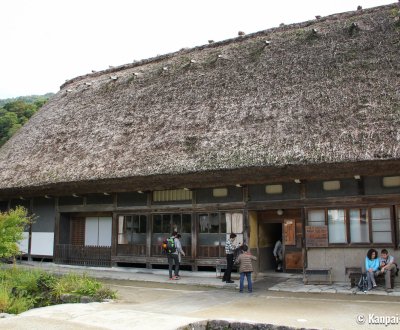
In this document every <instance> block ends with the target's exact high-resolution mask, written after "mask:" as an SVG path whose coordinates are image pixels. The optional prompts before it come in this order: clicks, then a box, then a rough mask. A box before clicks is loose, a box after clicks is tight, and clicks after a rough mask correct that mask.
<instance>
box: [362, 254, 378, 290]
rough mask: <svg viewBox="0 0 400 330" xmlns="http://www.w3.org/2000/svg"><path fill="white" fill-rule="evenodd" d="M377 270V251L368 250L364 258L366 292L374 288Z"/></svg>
mask: <svg viewBox="0 0 400 330" xmlns="http://www.w3.org/2000/svg"><path fill="white" fill-rule="evenodd" d="M378 269H379V258H378V251H376V250H375V249H369V250H368V252H367V256H366V257H365V271H366V273H367V280H368V290H371V289H373V288H375V287H376V282H375V272H376V271H377V270H378Z"/></svg>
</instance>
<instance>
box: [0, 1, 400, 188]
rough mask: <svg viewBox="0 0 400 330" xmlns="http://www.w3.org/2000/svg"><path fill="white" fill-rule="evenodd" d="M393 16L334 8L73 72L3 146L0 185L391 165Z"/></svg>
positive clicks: (395, 97)
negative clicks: (89, 70)
mask: <svg viewBox="0 0 400 330" xmlns="http://www.w3.org/2000/svg"><path fill="white" fill-rule="evenodd" d="M398 17H399V8H398V7H397V5H395V4H393V5H389V6H383V7H378V8H373V9H369V10H362V11H357V12H351V13H345V14H339V15H333V16H329V17H325V18H321V19H318V20H315V21H309V22H305V23H302V24H294V25H289V26H283V27H279V28H276V29H270V30H266V31H262V32H258V33H255V34H252V35H247V36H241V37H238V38H235V39H232V40H227V41H224V42H219V43H214V44H210V45H207V46H202V47H197V48H194V49H189V50H182V51H179V52H177V53H174V54H169V55H165V56H160V57H158V58H154V59H149V60H144V61H141V62H139V63H134V64H130V65H124V66H121V67H118V68H113V69H109V70H105V71H102V72H97V73H94V74H89V75H86V76H83V77H77V78H75V79H73V80H71V81H69V82H67V83H65V84H64V85H63V86H62V87H61V90H60V91H59V92H58V93H57V94H56V95H55V96H54V97H53V98H52V99H51V100H50V101H49V102H48V103H47V104H46V105H45V106H44V107H43V108H42V109H41V110H40V111H39V112H38V113H37V114H36V115H35V116H34V117H33V118H32V119H31V120H30V121H29V122H28V123H27V124H26V125H25V126H24V127H23V128H22V129H21V130H20V131H19V132H18V133H17V134H16V135H15V136H14V137H13V138H12V139H11V140H10V141H9V142H8V143H7V144H6V145H4V146H3V148H2V149H1V153H0V190H1V189H2V190H3V191H6V190H10V191H11V190H13V189H14V190H16V189H17V190H18V189H20V190H21V191H22V189H34V187H41V186H51V185H53V184H58V183H65V184H66V183H73V184H74V188H76V187H79V182H96V181H97V182H107V180H113V179H115V180H116V181H115V182H118V183H123V182H128V181H129V182H130V184H132V186H131V188H132V187H133V188H134V187H135V185H134V182H141V184H142V185H145V184H146V182H145V181H143V178H145V177H148V176H154V178H158V179H157V180H158V181H157V182H158V185H157V187H159V188H160V187H161V186H162V184H159V183H160V182H162V178H163V176H165V178H170V179H171V182H173V180H174V179H173V178H174V176H175V175H177V174H179V175H186V174H188V175H189V174H190V173H210V172H215V173H218V171H221V170H239V169H244V172H243V173H246V169H247V171H248V172H247V174H251V173H252V171H251V169H252V168H260V169H262V168H264V169H267V168H269V169H271V171H272V170H273V169H277V168H284V167H285V166H289V167H290V166H293V165H296V166H300V167H301V166H308V165H310V166H313V165H316V164H330V163H339V164H340V163H343V164H344V163H351V162H364V161H365V162H373V161H375V160H398V159H399V158H400V147H399V140H400V131H399V127H400V126H399V124H400V90H399V86H400V73H399V72H400V24H399V18H398ZM266 41H269V42H266ZM265 173H266V172H265ZM271 173H273V172H271ZM125 179H126V180H128V181H125ZM198 179H199V180H201V176H199V177H198ZM171 182H170V183H171ZM221 182H222V181H221ZM147 183H148V184H149V186H150V188H151V185H150V183H149V182H147ZM167 187H168V186H166V187H165V188H167ZM141 188H146V187H143V186H142V187H141ZM71 189H72V188H71Z"/></svg>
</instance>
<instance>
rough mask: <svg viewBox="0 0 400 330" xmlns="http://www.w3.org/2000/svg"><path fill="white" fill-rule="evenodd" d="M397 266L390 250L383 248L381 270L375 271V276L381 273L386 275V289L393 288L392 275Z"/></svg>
mask: <svg viewBox="0 0 400 330" xmlns="http://www.w3.org/2000/svg"><path fill="white" fill-rule="evenodd" d="M396 270H397V267H396V264H395V263H394V257H393V256H391V255H389V252H388V250H386V249H383V250H382V251H381V257H380V259H379V270H378V271H376V272H375V276H378V275H380V274H384V275H385V287H386V290H391V289H392V283H391V275H392V274H393V273H396Z"/></svg>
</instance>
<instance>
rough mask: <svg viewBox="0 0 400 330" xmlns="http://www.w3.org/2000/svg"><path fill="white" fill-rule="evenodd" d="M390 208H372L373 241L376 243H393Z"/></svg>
mask: <svg viewBox="0 0 400 330" xmlns="http://www.w3.org/2000/svg"><path fill="white" fill-rule="evenodd" d="M390 219H391V216H390V208H389V207H382V208H372V209H371V222H372V241H373V242H374V243H392V228H391V223H390Z"/></svg>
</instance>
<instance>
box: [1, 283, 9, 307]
mask: <svg viewBox="0 0 400 330" xmlns="http://www.w3.org/2000/svg"><path fill="white" fill-rule="evenodd" d="M9 291H10V290H9V288H8V287H7V286H6V285H5V283H4V282H1V283H0V313H5V312H6V310H7V308H8V306H9V304H10V302H11V296H10V292H9Z"/></svg>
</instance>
